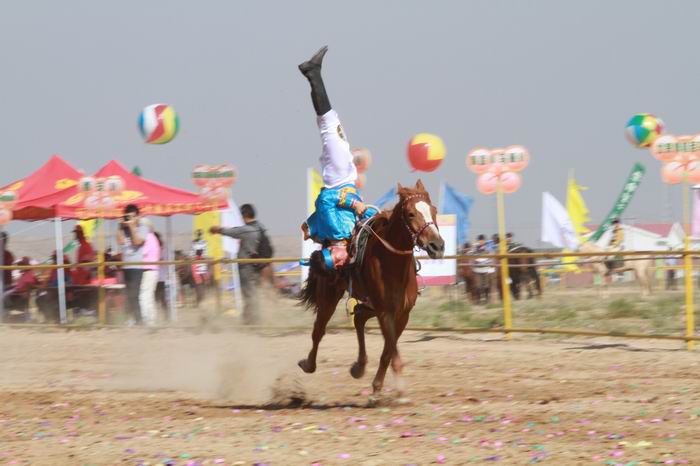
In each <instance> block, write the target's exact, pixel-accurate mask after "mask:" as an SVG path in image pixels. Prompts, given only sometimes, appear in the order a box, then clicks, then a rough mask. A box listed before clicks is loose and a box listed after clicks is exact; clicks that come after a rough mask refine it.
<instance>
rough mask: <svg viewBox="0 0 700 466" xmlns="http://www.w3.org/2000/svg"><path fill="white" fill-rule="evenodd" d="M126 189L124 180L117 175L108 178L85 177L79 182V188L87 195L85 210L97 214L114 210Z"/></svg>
mask: <svg viewBox="0 0 700 466" xmlns="http://www.w3.org/2000/svg"><path fill="white" fill-rule="evenodd" d="M124 187H125V186H124V179H123V178H122V177H121V176H117V175H114V176H108V177H106V178H101V177H100V178H96V177H93V176H84V177H82V178H81V179H80V181H78V188H79V189H80V191H81V192H82V193H84V194H85V200H84V206H85V208H86V209H87V210H90V211H95V212H99V211H104V210H109V209H112V208H114V206H115V204H116V203H117V201H116V198H117V197H118V196H119V195H120V194H121V193H122V192H124Z"/></svg>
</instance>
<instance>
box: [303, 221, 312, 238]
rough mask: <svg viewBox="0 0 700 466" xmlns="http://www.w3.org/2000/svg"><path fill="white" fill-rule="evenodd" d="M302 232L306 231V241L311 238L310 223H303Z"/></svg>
mask: <svg viewBox="0 0 700 466" xmlns="http://www.w3.org/2000/svg"><path fill="white" fill-rule="evenodd" d="M301 232H302V233H304V241H306V240H307V239H310V238H311V236H310V235H309V225H307V223H306V222H304V223H302V224H301Z"/></svg>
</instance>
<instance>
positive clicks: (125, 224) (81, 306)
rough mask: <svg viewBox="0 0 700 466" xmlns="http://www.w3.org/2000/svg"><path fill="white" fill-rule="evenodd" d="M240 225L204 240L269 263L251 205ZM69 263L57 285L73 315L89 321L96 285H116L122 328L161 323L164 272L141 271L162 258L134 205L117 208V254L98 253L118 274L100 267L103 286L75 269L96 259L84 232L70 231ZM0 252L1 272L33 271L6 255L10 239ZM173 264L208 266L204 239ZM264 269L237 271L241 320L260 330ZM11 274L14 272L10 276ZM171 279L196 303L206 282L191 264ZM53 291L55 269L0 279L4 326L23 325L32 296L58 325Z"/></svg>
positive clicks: (87, 271) (156, 237)
mask: <svg viewBox="0 0 700 466" xmlns="http://www.w3.org/2000/svg"><path fill="white" fill-rule="evenodd" d="M240 210H241V215H242V217H243V221H244V225H242V226H240V227H233V228H222V227H212V228H211V231H210V233H211V234H221V235H225V236H229V237H231V238H235V239H238V240H240V246H239V253H238V257H239V258H242V259H254V258H260V257H272V253H273V251H272V245H271V242H270V239H269V237H268V236H267V232H266V230H265V227H264V226H263V225H262V224H261V223H260V222H258V221H257V219H256V212H255V208H254V207H253V206H252V205H251V204H245V205H243V206H241V209H240ZM73 234H74V241H75V244H76V248H75V261H74V262H72V263H71V261H70V258H69V257H68V255H66V254H64V255H63V264H64V265H65V267H64V268H63V270H64V273H63V278H64V283H65V286H66V287H67V288H66V301H67V304H68V307H69V308H70V309H72V310H73V313H74V315H75V314H76V313H77V314H96V309H97V304H98V303H97V299H98V298H97V296H98V293H97V285H113V284H123V289H124V299H123V301H124V309H125V311H126V318H127V323H128V324H129V325H144V326H153V325H156V323H157V322H158V321H159V319H160V318H161V317H159V310H160V311H161V313H162V314H163V316H164V317H166V316H167V313H166V312H165V310H166V308H167V306H166V297H165V283H166V282H167V276H168V275H167V274H168V266H167V265H159V264H141V263H144V262H158V261H161V260H164V259H165V258H166V255H165V248H164V246H165V245H164V243H163V241H162V239H161V235H160V234H159V233H158V232H157V231H156V230H155V228H154V225H153V223H152V222H151V221H150V220H149V219H148V218H146V217H143V216H142V215H141V213H140V210H139V208H138V206H136V205H135V204H129V205H127V206H126V207H125V208H124V212H123V217H122V218H121V219H120V221H119V226H118V229H117V233H116V242H117V244H118V247H119V251H118V252H117V253H116V254H115V253H113V252H112V250H111V248H108V249H107V250H105V258H104V259H105V261H106V262H125V264H124V265H123V266H121V267H115V266H111V265H107V266H106V267H105V273H104V279H103V281H102V282H100V281H99V278H98V271H97V267H95V266H94V265H91V266H86V265H81V264H87V263H94V262H96V261H97V260H98V257H97V253H96V252H95V249H94V248H93V246H92V245H91V244H90V241H89V240H88V238H87V237H86V235H85V233H84V231H83V228H82V227H81V226H80V225H76V226H75V228H74V229H73ZM0 250H2V251H4V253H3V262H2V264H3V265H16V266H26V267H30V266H33V265H34V266H35V265H37V263H36V262H34V261H32V260H30V258H29V257H22V258H21V259H18V260H16V259H15V257H14V255H13V254H12V252H11V250H10V245H9V235H8V234H7V232H2V233H1V234H0ZM176 258H177V259H188V258H189V259H193V260H195V261H202V260H207V259H209V256H208V250H207V242H206V241H205V239H204V232H203V231H201V230H198V231H196V232H195V235H194V239H193V241H192V247H191V250H190V251H189V254H186V253H183V252H181V251H177V254H176ZM49 263H50V264H58V263H59V261H58V260H57V255H56V253H55V252H54V253H52V254H51V258H50V260H49ZM269 269H270V267H264V266H261V265H260V264H249V263H248V264H240V267H239V276H240V285H241V291H242V294H243V297H244V303H245V306H244V310H243V320H244V322H245V323H247V324H256V323H259V304H258V297H257V295H258V293H257V291H258V287H259V284H260V280H261V277H262V276H263V275H264V274H265V273H266V272H271V270H269ZM13 272H14V273H13ZM177 277H178V279H179V281H180V283H181V284H182V285H191V288H193V289H194V291H195V294H196V297H197V303H198V304H199V302H200V301H201V299H202V298H203V293H204V288H205V287H206V286H207V285H208V284H211V283H212V273H211V271H210V270H209V266H208V264H207V263H203V262H193V263H191V264H187V265H184V266H178V268H177ZM58 286H59V272H58V269H57V268H53V269H37V268H24V267H22V268H21V269H19V268H18V269H17V270H14V271H13V270H10V269H6V270H5V271H4V274H3V304H4V309H5V313H4V314H5V315H4V317H5V320H6V321H27V320H29V318H30V317H29V316H30V313H29V305H30V296H31V294H32V293H33V292H34V296H35V298H36V306H37V309H38V311H39V313H40V314H42V315H43V317H44V320H45V321H53V322H55V321H58V319H59V308H58Z"/></svg>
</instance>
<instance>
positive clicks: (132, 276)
mask: <svg viewBox="0 0 700 466" xmlns="http://www.w3.org/2000/svg"><path fill="white" fill-rule="evenodd" d="M149 232H150V230H149V228H148V226H147V225H145V224H142V223H141V217H140V216H139V208H138V207H137V206H136V205H134V204H129V205H127V206H126V207H125V208H124V217H123V218H122V221H121V222H119V229H118V230H117V242H118V243H119V245H120V246H121V248H122V260H123V261H124V262H142V261H143V245H144V243H145V241H146V237H147V236H148V234H149ZM122 270H123V271H124V282H125V285H126V299H127V312H128V315H129V323H130V324H141V323H142V319H141V307H140V306H139V292H140V289H141V278H142V277H143V271H144V267H143V266H142V265H125V266H123V267H122Z"/></svg>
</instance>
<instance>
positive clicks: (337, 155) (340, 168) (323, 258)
mask: <svg viewBox="0 0 700 466" xmlns="http://www.w3.org/2000/svg"><path fill="white" fill-rule="evenodd" d="M327 51H328V47H323V48H321V50H319V51H318V52H316V54H315V55H314V56H313V57H311V59H310V60H309V61H306V62H304V63H302V64H301V65H299V70H300V71H301V73H302V74H303V75H304V76H305V77H306V79H308V80H309V84H310V85H311V101H312V103H313V105H314V110H316V122H317V124H318V129H319V131H320V133H321V143H322V146H323V150H322V152H321V159H320V160H321V174H322V176H323V184H324V187H323V188H322V189H321V192H320V193H319V195H318V197H317V198H316V202H315V207H316V211H315V212H314V213H313V214H311V216H310V217H309V218H308V219H307V220H306V222H304V223H303V224H302V226H301V229H302V231H303V232H304V239H309V238H311V239H313V240H314V241H315V242H317V243H320V244H322V245H323V249H322V250H321V251H314V253H313V254H311V257H310V261H309V262H310V264H309V265H310V266H311V267H312V268H313V269H314V270H316V271H319V272H328V271H332V270H337V269H338V268H340V267H342V266H343V265H345V264H346V263H347V261H348V252H347V246H348V242H349V240H350V238H351V237H352V230H353V228H354V227H355V223H356V222H357V218H358V217H359V218H360V220H364V219H366V218H369V217H371V216H372V215H374V214H375V213H377V211H376V209H374V208H373V207H368V206H366V205H365V204H364V202H362V198H361V197H360V194H359V192H358V190H357V187H356V186H355V181H356V180H357V169H356V168H355V164H354V163H353V156H352V152H351V151H350V145H349V144H348V141H347V138H346V136H345V132H344V131H343V127H342V126H341V125H340V120H339V119H338V114H337V113H336V112H335V110H333V109H332V108H331V103H330V101H329V99H328V94H326V88H325V86H324V84H323V78H321V65H322V63H323V57H324V55H325V54H326V52H327Z"/></svg>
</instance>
